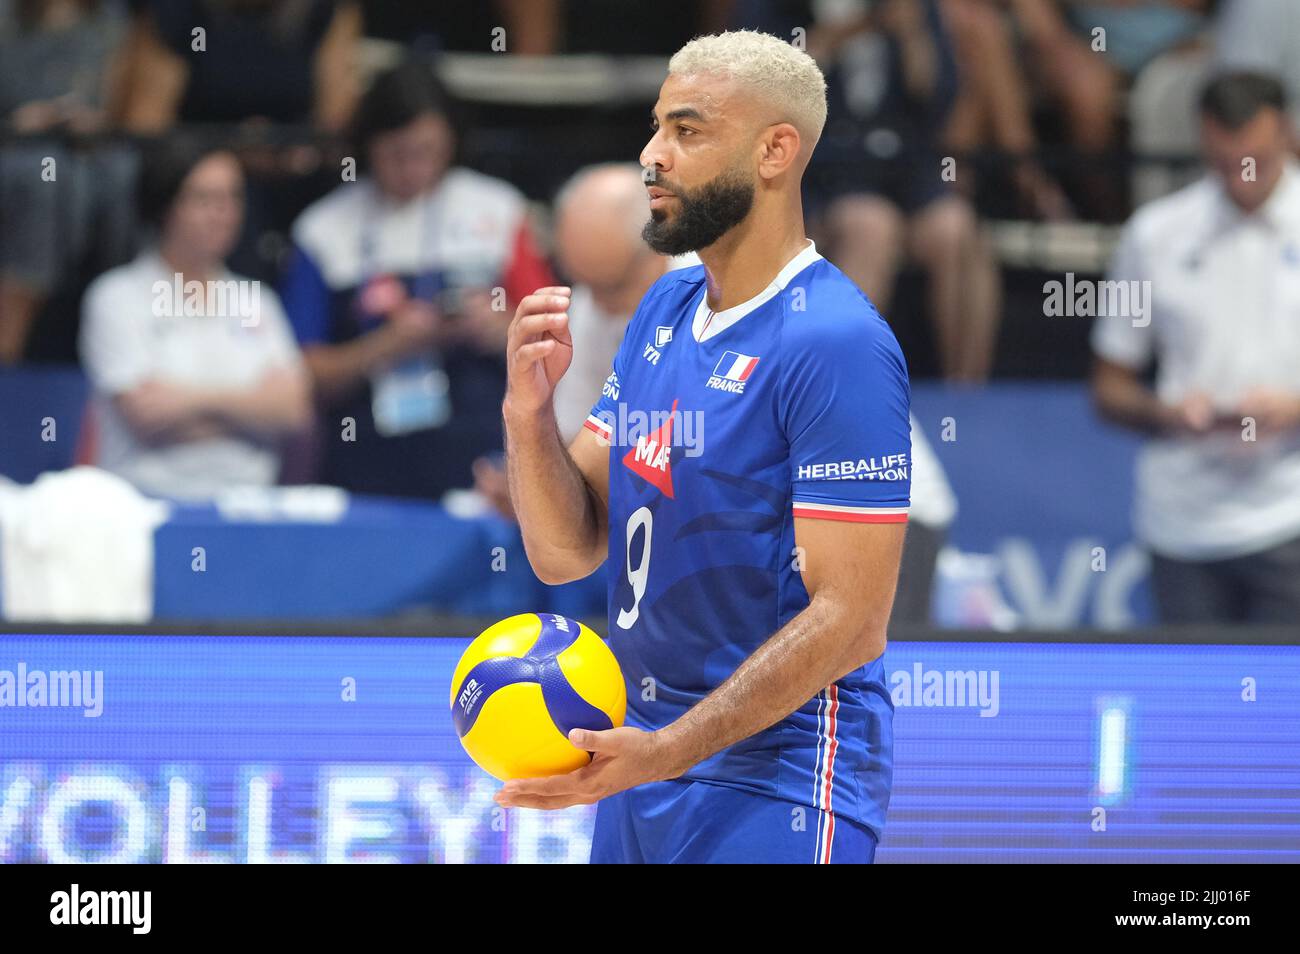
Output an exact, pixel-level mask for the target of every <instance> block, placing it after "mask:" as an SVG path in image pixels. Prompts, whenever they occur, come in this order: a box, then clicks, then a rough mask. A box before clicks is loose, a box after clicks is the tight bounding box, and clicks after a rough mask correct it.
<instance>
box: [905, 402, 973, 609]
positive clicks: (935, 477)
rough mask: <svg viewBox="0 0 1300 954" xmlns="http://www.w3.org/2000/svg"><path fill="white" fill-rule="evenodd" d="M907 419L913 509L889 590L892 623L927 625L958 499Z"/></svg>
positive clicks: (923, 439)
mask: <svg viewBox="0 0 1300 954" xmlns="http://www.w3.org/2000/svg"><path fill="white" fill-rule="evenodd" d="M911 421H912V507H911V510H909V511H908V515H907V537H906V538H905V539H904V541H903V562H902V564H901V565H900V566H899V568H898V587H897V589H896V590H895V591H894V609H893V612H892V613H891V615H890V620H891V621H892V622H895V623H928V622H930V616H931V613H930V605H931V602H932V597H933V593H934V576H935V569H936V568H937V565H938V562H939V553H940V551H941V550H942V549H943V545H944V543H945V541H946V540H947V539H948V527H949V526H950V525H951V524H952V521H953V519H954V518H955V517H956V516H957V497H956V495H955V494H954V493H953V490H952V485H951V484H949V483H948V475H947V474H945V473H944V471H943V465H942V464H940V463H939V458H938V456H937V455H936V454H935V453H934V449H933V448H931V447H930V442H929V441H928V440H926V437H925V431H923V430H922V429H921V427H920V426H919V425H918V424H917V423H916V418H915V417H913V418H912V419H911Z"/></svg>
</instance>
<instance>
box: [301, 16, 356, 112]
mask: <svg viewBox="0 0 1300 954" xmlns="http://www.w3.org/2000/svg"><path fill="white" fill-rule="evenodd" d="M360 40H361V8H360V7H359V6H358V5H357V4H355V3H345V4H342V5H340V6H339V7H338V9H337V10H336V11H335V13H334V18H333V20H331V21H330V25H329V29H328V30H327V31H326V33H325V37H324V39H322V40H321V45H320V47H319V48H318V49H317V51H316V61H315V63H314V64H313V69H312V72H313V74H314V79H315V85H316V103H315V106H314V108H313V114H314V115H313V117H312V118H313V119H314V120H315V121H316V126H317V127H318V128H320V129H323V130H325V131H327V132H337V131H338V130H340V129H342V128H343V127H344V126H345V125H347V122H348V120H349V119H351V118H352V111H353V109H354V108H355V107H356V103H357V44H358V43H359V41H360Z"/></svg>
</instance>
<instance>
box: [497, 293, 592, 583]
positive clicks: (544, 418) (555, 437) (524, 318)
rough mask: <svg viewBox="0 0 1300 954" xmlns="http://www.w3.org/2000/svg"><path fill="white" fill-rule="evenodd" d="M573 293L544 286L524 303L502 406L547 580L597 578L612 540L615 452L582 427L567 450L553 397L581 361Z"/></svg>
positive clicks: (512, 463) (517, 495)
mask: <svg viewBox="0 0 1300 954" xmlns="http://www.w3.org/2000/svg"><path fill="white" fill-rule="evenodd" d="M568 306H569V289H568V288H561V287H552V288H541V289H538V290H537V292H535V293H534V294H532V295H528V296H526V297H525V298H524V299H523V301H521V302H520V303H519V308H518V309H517V310H516V312H515V317H514V319H513V321H511V323H510V332H509V337H508V339H507V343H506V365H507V373H508V375H509V384H508V387H507V390H506V399H505V401H504V403H503V404H502V409H501V410H502V416H503V418H504V421H505V431H506V477H507V480H508V481H509V485H510V500H511V503H512V504H513V505H514V510H515V514H516V516H517V517H518V519H519V527H520V530H521V531H522V533H523V539H524V549H525V550H526V551H527V553H528V562H529V563H530V564H532V567H533V572H534V573H536V574H537V577H538V579H540V580H541V581H542V582H543V583H550V584H556V583H566V582H568V581H569V580H578V579H582V578H583V577H585V576H588V575H590V574H591V573H592V572H593V571H594V570H595V569H596V568H597V567H598V566H600V564H601V563H602V562H604V560H605V553H606V549H607V547H608V539H609V509H608V498H609V450H608V447H605V446H602V445H601V444H600V443H599V442H598V441H597V440H596V437H595V435H594V434H593V433H592V432H591V431H588V430H585V429H584V430H582V431H581V432H579V434H578V436H577V437H576V438H574V440H573V443H572V444H570V445H569V447H568V448H567V449H566V448H565V447H564V445H563V444H562V443H561V442H560V433H559V429H558V427H557V426H556V423H555V409H554V406H553V405H552V399H553V397H554V393H555V384H556V382H557V381H559V379H560V378H561V377H562V376H563V374H564V372H565V371H567V370H568V368H569V363H570V362H571V360H572V358H573V339H572V338H571V337H570V336H569V318H568V314H567V313H566V311H565V310H566V309H567V308H568Z"/></svg>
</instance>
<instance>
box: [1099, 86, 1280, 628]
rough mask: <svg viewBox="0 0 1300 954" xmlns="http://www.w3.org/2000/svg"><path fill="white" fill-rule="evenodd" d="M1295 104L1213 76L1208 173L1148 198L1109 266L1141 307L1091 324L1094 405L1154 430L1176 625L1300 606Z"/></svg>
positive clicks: (1159, 521)
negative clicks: (1149, 373)
mask: <svg viewBox="0 0 1300 954" xmlns="http://www.w3.org/2000/svg"><path fill="white" fill-rule="evenodd" d="M1284 110H1285V96H1284V93H1283V90H1282V86H1281V84H1280V83H1279V82H1278V81H1277V80H1276V79H1274V78H1272V77H1268V76H1264V75H1259V74H1249V73H1247V74H1227V75H1223V76H1220V77H1217V78H1215V79H1214V80H1212V81H1211V82H1210V84H1209V85H1208V86H1207V87H1206V90H1205V92H1204V94H1203V96H1202V100H1201V117H1202V141H1203V149H1204V154H1205V158H1206V161H1207V162H1208V164H1209V166H1210V169H1211V174H1210V175H1208V176H1207V177H1206V178H1204V179H1203V180H1201V181H1199V182H1197V183H1195V184H1193V185H1191V186H1188V187H1186V188H1184V189H1182V190H1180V191H1179V192H1176V193H1174V194H1173V195H1170V196H1167V197H1165V198H1163V199H1159V200H1157V201H1156V202H1153V203H1151V204H1149V205H1147V206H1145V207H1143V208H1142V209H1141V210H1139V211H1138V213H1137V214H1136V215H1135V216H1134V217H1133V219H1132V221H1131V222H1130V223H1129V224H1128V226H1127V227H1126V228H1125V230H1124V234H1123V237H1122V239H1121V242H1120V245H1119V247H1118V249H1117V251H1116V253H1115V258H1114V262H1113V264H1112V266H1111V272H1110V275H1109V276H1108V277H1109V279H1110V280H1111V281H1113V282H1119V283H1125V291H1126V292H1127V294H1126V295H1125V296H1123V297H1118V298H1117V299H1116V300H1117V301H1120V302H1122V301H1125V300H1127V301H1129V302H1130V303H1133V302H1141V301H1142V300H1143V298H1145V299H1146V302H1147V305H1146V308H1147V310H1145V313H1143V311H1144V310H1143V309H1141V308H1136V307H1132V305H1130V307H1129V308H1128V309H1127V312H1128V313H1121V312H1122V311H1125V309H1122V308H1119V307H1115V306H1111V307H1109V308H1108V309H1107V312H1106V314H1105V315H1103V316H1102V317H1099V318H1098V320H1097V322H1096V324H1095V326H1094V329H1093V349H1094V351H1095V352H1096V365H1095V370H1094V376H1093V391H1094V395H1095V398H1096V401H1097V404H1098V407H1099V408H1100V410H1101V412H1102V413H1103V414H1104V415H1106V416H1107V417H1109V418H1111V419H1112V420H1115V421H1117V422H1119V423H1121V424H1124V425H1126V426H1128V427H1132V428H1134V429H1137V430H1140V431H1143V432H1145V433H1147V434H1149V435H1151V441H1150V442H1149V443H1148V445H1147V446H1146V447H1145V449H1144V450H1143V453H1142V457H1141V460H1140V463H1139V465H1138V473H1137V501H1136V530H1137V533H1138V536H1139V538H1140V539H1141V540H1142V541H1143V542H1144V543H1145V544H1146V545H1147V546H1148V547H1149V548H1150V549H1151V551H1152V552H1153V554H1154V557H1153V560H1154V562H1153V568H1152V578H1153V583H1154V588H1155V595H1156V601H1157V603H1158V605H1159V608H1160V612H1161V615H1162V616H1163V617H1164V619H1165V620H1167V621H1169V622H1193V621H1195V622H1212V621H1225V622H1226V621H1249V622H1274V623H1290V624H1295V622H1296V621H1297V620H1300V374H1298V373H1297V369H1300V167H1298V166H1297V163H1296V161H1295V160H1294V158H1293V157H1292V156H1291V154H1290V152H1289V140H1290V132H1289V130H1288V128H1287V125H1288V124H1287V118H1286V115H1285V112H1284ZM1142 283H1148V284H1146V285H1145V287H1144V286H1143V284H1142ZM1135 296H1142V297H1135ZM1100 297H1101V296H1099V298H1100ZM1153 359H1154V360H1155V361H1156V364H1157V372H1156V383H1155V390H1154V391H1152V390H1151V389H1150V388H1148V387H1147V385H1146V384H1145V383H1144V382H1143V379H1142V373H1143V371H1144V370H1145V368H1146V367H1147V365H1148V364H1149V363H1150V362H1151V361H1152V360H1153Z"/></svg>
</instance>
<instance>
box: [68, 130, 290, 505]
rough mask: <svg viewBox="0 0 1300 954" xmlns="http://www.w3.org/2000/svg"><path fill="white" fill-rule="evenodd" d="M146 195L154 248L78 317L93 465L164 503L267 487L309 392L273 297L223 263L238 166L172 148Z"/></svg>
mask: <svg viewBox="0 0 1300 954" xmlns="http://www.w3.org/2000/svg"><path fill="white" fill-rule="evenodd" d="M139 195H140V202H141V212H142V215H143V216H144V218H145V219H146V221H148V222H150V223H151V224H153V225H155V226H156V227H157V229H158V240H157V244H156V245H153V246H151V247H149V248H147V249H146V250H145V251H143V252H142V253H141V254H140V255H139V257H137V258H136V259H135V261H133V262H131V263H130V264H128V265H124V266H122V267H120V268H116V269H113V270H112V271H110V272H107V273H105V274H104V275H101V276H100V277H99V278H98V279H96V280H95V282H94V283H93V284H92V285H91V286H90V288H89V289H88V290H87V292H86V297H85V301H84V304H83V310H84V314H83V319H82V330H81V334H82V338H81V353H82V363H83V365H84V366H85V369H86V372H87V374H88V376H89V378H90V381H91V384H92V385H93V387H94V390H95V398H96V400H95V406H94V409H93V419H94V420H95V421H96V422H97V424H98V428H99V430H98V434H97V438H98V453H97V459H95V460H94V461H93V463H96V464H98V465H99V466H100V467H103V468H104V469H106V470H109V471H113V472H115V473H117V474H119V475H121V476H122V477H125V478H126V479H127V480H129V481H131V482H132V483H133V484H135V486H136V487H138V488H139V489H140V490H142V491H144V492H145V493H150V494H156V495H159V496H167V497H178V498H203V497H210V496H212V495H213V494H215V493H217V492H218V491H220V490H223V489H225V488H228V487H234V486H244V485H265V484H272V483H274V482H275V480H276V476H277V468H278V463H279V455H278V453H277V449H276V443H277V441H278V440H280V439H281V438H282V437H284V436H285V435H287V434H289V433H291V432H292V431H294V430H295V429H297V428H300V427H302V426H303V425H305V424H306V422H307V421H308V419H309V410H310V404H309V396H308V382H307V376H306V374H305V373H304V372H303V369H302V365H301V360H300V358H299V355H298V350H297V348H296V347H295V345H294V342H293V335H292V332H291V331H290V329H289V326H288V322H287V321H286V320H285V317H284V314H283V312H282V311H281V308H280V304H279V301H278V300H277V299H276V296H275V293H274V292H273V291H272V290H271V289H270V288H267V287H262V286H261V285H260V284H259V283H257V282H253V281H250V280H248V279H244V278H241V277H240V276H238V275H235V274H233V273H231V272H230V271H229V270H228V269H227V268H226V266H225V264H224V259H225V257H226V255H227V254H228V253H229V251H230V249H231V248H232V247H233V245H234V243H235V240H236V238H237V237H238V235H239V230H240V227H241V223H242V216H243V174H242V172H241V171H240V168H239V164H238V162H237V161H236V159H235V157H234V156H233V155H231V154H230V153H229V152H225V151H222V150H220V149H214V148H207V147H204V146H201V145H198V144H192V143H189V142H187V141H186V140H183V139H181V140H175V139H174V140H172V141H171V142H169V143H167V144H165V145H161V146H159V147H157V150H156V151H155V152H154V153H153V154H151V155H150V156H149V157H147V158H146V161H145V166H144V170H143V175H142V179H141V183H140V190H139ZM92 426H94V425H92Z"/></svg>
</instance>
